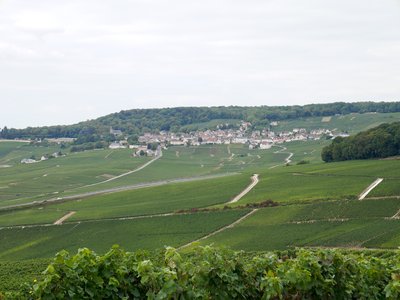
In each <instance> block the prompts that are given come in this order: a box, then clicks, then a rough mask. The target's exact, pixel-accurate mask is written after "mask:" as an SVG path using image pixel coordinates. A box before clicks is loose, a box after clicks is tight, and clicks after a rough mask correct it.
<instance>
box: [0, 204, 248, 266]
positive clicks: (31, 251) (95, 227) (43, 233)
mask: <svg viewBox="0 0 400 300" xmlns="http://www.w3.org/2000/svg"><path fill="white" fill-rule="evenodd" d="M246 212H247V210H231V211H222V212H207V213H194V214H186V215H174V216H167V217H152V218H143V219H134V220H110V221H92V222H85V223H76V224H63V225H52V226H46V227H31V228H28V227H25V228H13V229H1V230H0V233H1V234H0V260H7V259H8V260H22V259H29V258H41V257H52V256H54V253H56V252H58V251H60V250H62V249H67V250H70V251H73V252H75V251H76V250H77V249H78V248H81V247H83V246H85V247H90V248H92V249H94V250H95V251H97V252H99V253H102V252H105V251H107V250H108V249H109V248H110V247H111V246H112V245H113V244H119V245H121V246H123V247H124V248H125V249H127V250H135V249H155V248H162V247H164V246H165V245H169V246H174V247H178V246H180V245H183V244H186V243H188V242H190V241H192V240H195V239H197V238H199V237H202V236H204V235H206V234H207V233H209V232H211V231H213V230H216V229H218V228H220V227H223V226H224V225H226V224H230V223H232V222H233V221H234V220H236V219H238V218H240V216H242V215H243V214H245V213H246Z"/></svg>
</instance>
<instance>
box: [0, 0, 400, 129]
mask: <svg viewBox="0 0 400 300" xmlns="http://www.w3.org/2000/svg"><path fill="white" fill-rule="evenodd" d="M362 100H371V101H377V100H383V101H398V100H400V0H303V1H299V0H246V1H244V0H201V1H194V0H168V1H167V0H113V1H111V0H108V1H105V0H68V1H57V0H35V1H32V0H25V1H23V0H12V1H11V0H9V1H7V0H0V102H1V106H0V126H1V127H3V126H4V125H7V126H8V127H17V128H21V127H26V126H38V125H55V124H72V123H75V122H78V121H83V120H87V119H92V118H95V117H98V116H102V115H106V114H109V113H112V112H117V111H120V110H126V109H132V108H148V107H173V106H215V105H252V106H254V105H291V104H306V103H317V102H333V101H362Z"/></svg>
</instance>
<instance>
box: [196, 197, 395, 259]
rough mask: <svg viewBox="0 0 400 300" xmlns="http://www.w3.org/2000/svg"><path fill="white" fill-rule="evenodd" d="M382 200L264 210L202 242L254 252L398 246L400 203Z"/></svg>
mask: <svg viewBox="0 0 400 300" xmlns="http://www.w3.org/2000/svg"><path fill="white" fill-rule="evenodd" d="M380 201H381V202H380V203H379V204H378V203H377V202H376V201H373V200H366V201H356V200H355V201H353V202H348V201H346V202H343V203H340V202H339V203H329V204H327V203H322V204H312V205H290V206H287V207H284V206H282V207H275V208H265V209H260V210H259V211H258V212H257V213H255V214H254V215H252V216H251V217H249V218H247V219H246V220H245V221H243V222H242V223H240V224H238V225H237V226H236V227H234V228H231V229H227V230H225V231H224V232H221V233H219V234H217V235H215V236H213V237H210V238H209V239H206V240H205V241H203V242H202V244H209V243H215V244H217V245H228V246H230V247H233V248H235V249H244V250H251V251H257V250H272V249H285V248H288V247H295V246H298V247H300V246H313V247H314V246H324V247H325V246H329V247H393V246H394V245H395V243H396V241H398V240H399V233H398V232H399V229H400V221H399V220H393V219H391V218H390V217H391V216H392V215H393V214H394V213H396V210H397V208H398V207H399V205H400V203H399V202H398V201H397V202H396V201H394V200H380ZM335 204H337V205H335ZM380 207H382V208H380ZM329 209H331V211H329Z"/></svg>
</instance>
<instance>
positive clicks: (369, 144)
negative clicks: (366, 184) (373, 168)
mask: <svg viewBox="0 0 400 300" xmlns="http://www.w3.org/2000/svg"><path fill="white" fill-rule="evenodd" d="M395 155H400V122H395V123H391V124H387V123H385V124H381V125H379V126H378V127H375V128H372V129H369V130H367V131H363V132H360V133H358V134H356V135H354V136H350V137H346V138H343V137H336V138H335V139H334V140H333V141H332V143H331V144H330V145H329V146H326V147H324V148H323V149H322V152H321V157H322V160H323V161H325V162H332V161H343V160H352V159H369V158H384V157H389V156H395Z"/></svg>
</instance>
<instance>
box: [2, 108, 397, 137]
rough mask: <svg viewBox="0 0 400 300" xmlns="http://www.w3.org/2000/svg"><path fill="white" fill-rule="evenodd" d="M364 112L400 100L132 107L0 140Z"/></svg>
mask: <svg viewBox="0 0 400 300" xmlns="http://www.w3.org/2000/svg"><path fill="white" fill-rule="evenodd" d="M366 112H385V113H386V112H400V102H357V103H345V102H336V103H330V104H309V105H304V106H297V105H296V106H260V107H239V106H229V107H176V108H162V109H133V110H126V111H121V112H118V113H113V114H110V115H107V116H104V117H100V118H98V119H94V120H89V121H85V122H81V123H78V124H74V125H63V126H48V127H28V128H25V129H13V128H7V127H4V128H3V129H2V130H1V132H0V138H3V139H16V138H17V139H35V138H36V139H43V138H59V137H73V138H78V140H77V141H76V144H83V143H95V142H98V141H100V140H112V139H113V138H114V136H113V135H111V134H110V128H111V127H112V128H113V129H118V130H121V131H122V133H123V134H124V135H138V134H142V133H144V132H157V131H161V130H165V131H181V130H182V129H183V127H184V126H187V125H190V124H196V123H203V122H209V121H212V120H216V119H220V120H229V119H230V120H232V119H236V120H244V121H249V122H251V123H252V124H253V125H254V126H255V127H261V126H267V125H268V124H269V123H270V122H271V121H279V120H288V119H296V118H305V117H313V116H332V115H335V114H349V113H366Z"/></svg>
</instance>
